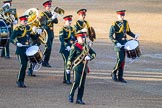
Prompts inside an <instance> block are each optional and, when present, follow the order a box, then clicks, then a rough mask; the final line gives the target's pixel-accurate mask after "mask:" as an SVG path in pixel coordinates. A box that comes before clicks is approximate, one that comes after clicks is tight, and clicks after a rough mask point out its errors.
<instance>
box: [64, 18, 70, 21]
mask: <svg viewBox="0 0 162 108" xmlns="http://www.w3.org/2000/svg"><path fill="white" fill-rule="evenodd" d="M64 20H65V21H67V20H68V21H72V18H70V17H68V18H64Z"/></svg>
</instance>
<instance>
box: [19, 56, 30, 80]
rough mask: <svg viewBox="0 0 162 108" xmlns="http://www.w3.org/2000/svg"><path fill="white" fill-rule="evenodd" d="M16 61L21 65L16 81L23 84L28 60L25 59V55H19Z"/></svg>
mask: <svg viewBox="0 0 162 108" xmlns="http://www.w3.org/2000/svg"><path fill="white" fill-rule="evenodd" d="M18 59H19V62H20V64H21V68H20V71H19V73H18V77H17V81H19V82H24V79H25V74H26V68H27V64H28V58H27V56H26V54H20V55H18Z"/></svg>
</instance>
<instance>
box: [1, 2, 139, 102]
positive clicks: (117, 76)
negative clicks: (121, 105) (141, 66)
mask: <svg viewBox="0 0 162 108" xmlns="http://www.w3.org/2000/svg"><path fill="white" fill-rule="evenodd" d="M42 5H43V7H44V11H42V12H41V13H40V15H39V14H38V9H37V8H30V9H28V10H27V11H25V12H24V14H23V15H21V16H20V17H18V16H17V10H16V9H15V8H12V7H11V6H12V0H5V1H3V6H2V8H1V10H0V48H1V49H2V51H1V57H5V58H10V52H9V43H10V42H11V43H12V44H14V45H15V46H16V55H17V57H18V60H19V62H20V70H19V72H18V76H17V81H16V84H17V86H18V87H20V88H26V85H25V74H26V73H27V75H28V76H31V77H36V75H35V74H34V73H33V71H38V70H39V69H40V68H41V66H44V67H49V68H50V67H52V66H51V65H50V64H49V60H50V56H51V53H52V46H53V40H54V25H55V24H58V23H59V21H58V18H57V17H58V15H61V16H63V20H64V25H63V27H61V29H60V31H59V40H60V43H61V44H60V51H59V52H60V54H61V55H62V58H63V61H64V72H63V83H65V84H67V85H71V84H72V87H71V91H70V93H69V96H68V101H69V102H70V103H73V101H74V94H75V90H76V89H77V88H78V94H77V98H76V103H77V104H82V105H84V104H85V102H84V101H83V100H82V98H83V94H84V88H85V80H86V75H87V73H89V67H88V63H89V61H91V60H93V59H94V58H95V57H96V53H95V51H94V50H93V49H92V43H93V42H94V40H95V39H96V34H95V30H94V28H93V27H92V26H91V25H90V24H89V22H88V21H87V20H86V14H87V9H79V10H78V11H77V12H76V13H77V15H78V20H77V21H76V23H75V25H74V26H72V25H71V24H72V21H73V15H66V16H65V15H64V13H65V12H64V10H63V9H61V8H59V7H55V8H53V7H52V0H47V1H45V2H44V3H42ZM116 13H117V17H118V20H117V21H115V22H114V23H113V25H112V26H111V27H110V32H109V38H110V40H111V41H112V43H113V44H114V49H115V51H116V55H117V62H116V65H115V67H114V69H113V70H112V73H111V77H112V80H113V81H115V82H122V83H127V81H126V80H125V79H124V78H123V73H124V64H125V56H126V54H127V57H128V58H131V59H135V58H137V57H140V55H141V52H140V49H139V45H138V43H139V42H138V41H137V38H138V37H139V35H138V34H134V33H133V32H131V30H130V27H129V24H128V21H127V20H125V19H124V16H125V10H120V11H117V12H116ZM18 20H19V21H18ZM18 22H19V25H16V24H18ZM14 25H16V26H15V28H14V30H13V26H14ZM127 35H129V36H131V37H132V39H131V40H128V39H127ZM41 45H44V46H45V49H44V52H43V53H42V52H41V50H40V48H39V47H40V46H41ZM72 73H73V79H71V74H72Z"/></svg>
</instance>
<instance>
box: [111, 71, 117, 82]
mask: <svg viewBox="0 0 162 108" xmlns="http://www.w3.org/2000/svg"><path fill="white" fill-rule="evenodd" d="M111 77H112V80H114V81H117V76H116V74H115V73H111Z"/></svg>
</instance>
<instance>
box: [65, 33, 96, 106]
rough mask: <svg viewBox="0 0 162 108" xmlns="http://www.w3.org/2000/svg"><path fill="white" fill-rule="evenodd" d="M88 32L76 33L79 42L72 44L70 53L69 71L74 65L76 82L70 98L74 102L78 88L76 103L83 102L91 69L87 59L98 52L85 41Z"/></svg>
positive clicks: (93, 56) (90, 58)
mask: <svg viewBox="0 0 162 108" xmlns="http://www.w3.org/2000/svg"><path fill="white" fill-rule="evenodd" d="M85 37H86V32H80V33H77V34H76V38H77V42H76V43H75V44H73V45H72V46H71V50H70V54H69V57H68V61H67V70H66V72H67V73H69V72H70V69H71V67H72V69H73V71H74V83H73V86H72V88H71V91H70V95H69V97H68V100H69V102H70V103H72V102H73V97H74V93H75V90H76V89H77V88H78V94H77V100H76V104H82V105H84V104H85V103H84V102H83V100H82V98H83V93H84V85H85V80H86V75H87V72H88V71H89V69H88V65H87V61H90V60H92V59H94V58H95V56H96V53H95V52H94V51H93V50H92V49H91V48H90V46H89V45H87V44H86V42H85Z"/></svg>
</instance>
